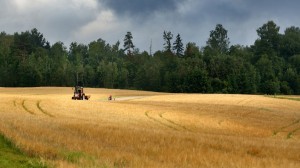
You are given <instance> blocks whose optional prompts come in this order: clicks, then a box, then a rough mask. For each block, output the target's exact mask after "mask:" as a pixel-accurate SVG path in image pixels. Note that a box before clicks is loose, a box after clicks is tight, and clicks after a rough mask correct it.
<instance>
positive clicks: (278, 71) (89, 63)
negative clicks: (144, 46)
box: [0, 21, 300, 94]
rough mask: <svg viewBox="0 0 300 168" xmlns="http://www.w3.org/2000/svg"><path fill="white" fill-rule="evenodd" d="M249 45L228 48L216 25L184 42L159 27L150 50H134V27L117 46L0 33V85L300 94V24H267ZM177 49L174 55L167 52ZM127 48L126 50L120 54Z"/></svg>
mask: <svg viewBox="0 0 300 168" xmlns="http://www.w3.org/2000/svg"><path fill="white" fill-rule="evenodd" d="M257 34H258V39H257V40H256V41H255V43H254V44H253V45H252V46H250V47H248V46H246V47H245V46H241V45H233V46H229V37H228V36H227V30H226V29H225V28H223V26H222V25H221V24H218V25H216V27H215V29H214V30H212V31H211V32H210V37H209V39H208V41H207V45H206V46H204V47H203V48H201V49H200V48H199V47H198V46H197V45H196V44H195V43H192V42H188V43H187V44H186V45H185V50H184V47H183V46H184V44H183V43H182V38H181V36H180V34H178V35H177V36H176V39H175V41H174V43H173V47H172V43H171V41H172V39H173V34H172V33H171V32H170V31H164V32H163V39H164V42H165V43H164V50H163V51H156V52H155V53H154V54H152V53H151V55H149V54H148V53H147V52H140V51H139V49H138V48H134V45H133V42H132V39H133V37H132V34H131V32H127V34H126V35H125V38H124V49H120V42H119V41H117V42H116V43H115V44H114V45H110V44H108V43H106V42H105V41H104V40H102V39H101V38H100V39H98V40H96V41H92V42H90V43H89V44H88V45H85V44H78V43H76V42H73V43H71V45H70V46H69V49H68V50H67V47H66V46H64V44H63V43H62V42H56V43H54V44H53V45H50V44H49V43H48V42H47V41H46V39H45V38H44V37H43V34H42V33H40V32H38V30H37V29H32V30H31V31H26V32H21V33H15V34H14V35H8V34H6V33H5V32H2V33H0V71H1V73H0V86H6V87H14V86H24V87H28V86H73V85H75V84H76V78H77V74H78V77H79V80H80V81H82V82H83V84H84V86H88V87H106V88H122V89H142V90H152V91H165V92H189V93H212V92H213V93H244V94H277V93H281V94H300V47H299V46H300V45H299V44H300V29H299V28H298V27H289V28H287V29H286V30H285V32H284V34H280V33H279V27H278V26H277V25H276V24H275V23H274V22H273V21H269V22H267V23H266V24H263V25H262V26H261V27H260V28H258V29H257ZM172 50H174V53H173V52H172ZM126 51H127V53H126V54H125V52H126Z"/></svg>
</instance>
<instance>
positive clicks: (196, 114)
mask: <svg viewBox="0 0 300 168" xmlns="http://www.w3.org/2000/svg"><path fill="white" fill-rule="evenodd" d="M85 92H86V94H89V95H91V99H90V100H88V101H78V100H71V97H72V95H73V90H72V88H55V87H52V88H51V87H40V88H0V107H1V108H0V116H1V117H0V132H1V134H3V135H5V136H6V137H7V138H9V139H10V140H11V141H12V142H13V143H14V144H16V146H17V147H18V148H20V149H21V150H22V151H24V152H26V154H28V155H30V156H35V157H38V158H40V159H41V161H43V162H45V163H47V164H49V165H52V166H53V167H137V168H142V167H172V168H173V167H187V168H188V167H192V168H194V167H240V168H245V167H300V101H293V100H287V99H276V98H272V97H266V96H258V95H225V94H164V93H155V92H143V91H129V90H109V89H91V88H87V89H85ZM110 94H111V95H113V96H114V97H115V98H116V100H115V101H107V97H108V95H110Z"/></svg>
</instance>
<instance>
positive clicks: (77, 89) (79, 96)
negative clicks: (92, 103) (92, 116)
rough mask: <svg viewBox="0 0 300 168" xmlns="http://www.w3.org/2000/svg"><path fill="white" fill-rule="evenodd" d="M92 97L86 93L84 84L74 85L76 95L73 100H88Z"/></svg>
mask: <svg viewBox="0 0 300 168" xmlns="http://www.w3.org/2000/svg"><path fill="white" fill-rule="evenodd" d="M90 97H91V96H90V95H85V93H84V91H83V87H82V86H75V87H74V95H73V97H72V99H73V100H88V99H89V98H90Z"/></svg>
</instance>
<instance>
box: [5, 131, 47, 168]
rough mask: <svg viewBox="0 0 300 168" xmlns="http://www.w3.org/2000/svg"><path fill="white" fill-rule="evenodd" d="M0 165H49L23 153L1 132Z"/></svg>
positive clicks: (32, 167)
mask: <svg viewBox="0 0 300 168" xmlns="http://www.w3.org/2000/svg"><path fill="white" fill-rule="evenodd" d="M0 167H1V168H2V167H3V168H4V167H5V168H16V167H18V168H46V167H47V165H46V164H44V163H42V162H40V161H38V159H36V158H30V157H28V156H26V155H25V154H24V153H22V152H21V151H20V150H19V149H18V148H17V147H16V146H15V145H14V144H13V143H12V142H11V141H10V140H8V139H7V138H6V137H4V136H3V135H1V134H0Z"/></svg>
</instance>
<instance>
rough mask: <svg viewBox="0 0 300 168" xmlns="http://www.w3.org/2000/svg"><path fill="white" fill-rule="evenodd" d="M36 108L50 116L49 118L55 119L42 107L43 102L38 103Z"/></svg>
mask: <svg viewBox="0 0 300 168" xmlns="http://www.w3.org/2000/svg"><path fill="white" fill-rule="evenodd" d="M36 107H37V108H38V109H39V110H40V111H41V112H42V113H44V114H45V115H47V116H49V117H53V118H54V117H55V116H54V115H52V114H50V113H48V112H47V111H46V110H44V109H43V108H42V107H41V100H39V101H37V103H36Z"/></svg>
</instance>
